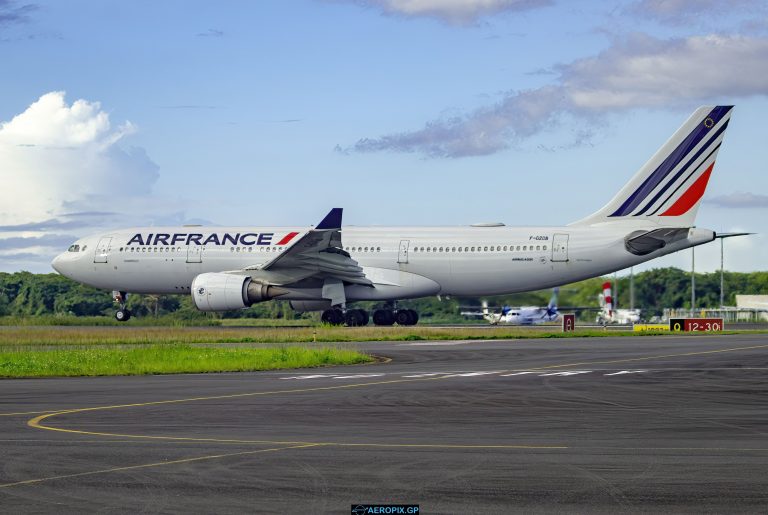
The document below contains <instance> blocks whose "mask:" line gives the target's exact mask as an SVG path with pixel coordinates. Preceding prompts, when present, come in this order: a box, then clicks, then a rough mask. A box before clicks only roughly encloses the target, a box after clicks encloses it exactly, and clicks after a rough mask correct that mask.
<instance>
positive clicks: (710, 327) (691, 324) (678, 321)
mask: <svg viewBox="0 0 768 515" xmlns="http://www.w3.org/2000/svg"><path fill="white" fill-rule="evenodd" d="M669 330H670V331H686V332H689V331H703V332H712V331H722V330H723V319H722V318H670V319H669Z"/></svg>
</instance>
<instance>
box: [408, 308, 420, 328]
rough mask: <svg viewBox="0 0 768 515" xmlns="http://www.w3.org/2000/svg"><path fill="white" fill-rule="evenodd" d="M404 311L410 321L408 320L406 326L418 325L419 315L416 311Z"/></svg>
mask: <svg viewBox="0 0 768 515" xmlns="http://www.w3.org/2000/svg"><path fill="white" fill-rule="evenodd" d="M406 311H408V313H409V314H410V316H411V320H410V323H409V324H408V325H416V324H418V323H419V314H418V313H417V312H416V311H414V310H412V309H406Z"/></svg>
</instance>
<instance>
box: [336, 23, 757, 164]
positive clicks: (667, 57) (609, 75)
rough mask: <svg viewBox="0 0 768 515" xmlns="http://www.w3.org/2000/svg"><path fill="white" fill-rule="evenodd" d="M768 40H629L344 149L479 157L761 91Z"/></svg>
mask: <svg viewBox="0 0 768 515" xmlns="http://www.w3.org/2000/svg"><path fill="white" fill-rule="evenodd" d="M766 62H768V38H766V37H746V36H722V35H709V36H694V37H689V38H682V39H672V40H659V39H656V38H652V37H650V36H645V35H633V36H631V37H629V38H627V39H625V40H620V41H616V42H614V43H613V44H612V45H611V46H610V47H609V48H608V49H606V50H605V51H603V52H601V53H600V54H598V55H596V56H593V57H588V58H584V59H579V60H576V61H573V62H571V63H568V64H563V65H558V66H556V67H555V68H554V70H555V71H556V72H557V73H558V77H557V79H556V81H555V83H554V84H552V85H549V86H545V87H542V88H539V89H533V90H527V91H521V92H516V91H512V92H509V93H507V94H506V95H505V96H504V98H503V99H502V100H500V101H499V102H497V103H496V104H494V105H492V106H487V107H483V108H480V109H477V110H475V111H473V112H470V113H467V114H466V115H463V116H456V117H452V118H448V119H446V118H442V119H437V120H433V121H430V122H428V123H427V124H426V125H425V126H424V128H422V129H420V130H416V131H409V132H402V133H396V134H389V135H385V136H382V137H379V138H363V139H360V140H359V141H358V142H357V143H356V144H354V145H353V146H352V147H350V148H347V149H344V150H343V151H345V152H349V151H356V152H375V151H383V150H386V151H395V152H416V153H421V154H424V155H427V156H430V157H464V156H473V155H486V154H492V153H495V152H498V151H500V150H503V149H505V148H507V147H509V145H510V144H511V143H512V142H514V141H517V140H520V139H524V138H528V137H530V136H532V135H534V134H537V133H539V132H541V131H542V130H543V129H546V128H548V127H551V126H552V125H554V124H556V123H557V122H558V121H559V120H560V118H561V117H562V116H563V115H566V114H567V115H569V116H572V117H575V118H576V119H577V120H582V121H586V122H587V123H590V122H594V121H596V120H598V119H599V118H600V117H601V116H602V115H605V114H608V113H612V112H619V111H626V110H630V109H635V108H659V107H667V106H675V107H680V106H688V107H694V106H696V105H698V104H700V103H707V102H713V101H718V100H719V99H721V98H728V99H729V101H736V100H738V99H739V98H745V97H750V96H758V95H759V96H764V95H767V94H768V75H767V74H764V73H756V72H755V70H761V69H763V68H764V63H766Z"/></svg>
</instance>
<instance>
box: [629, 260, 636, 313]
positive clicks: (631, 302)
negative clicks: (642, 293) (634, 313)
mask: <svg viewBox="0 0 768 515" xmlns="http://www.w3.org/2000/svg"><path fill="white" fill-rule="evenodd" d="M629 309H631V310H634V309H635V267H633V266H631V267H629Z"/></svg>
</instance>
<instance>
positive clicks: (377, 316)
mask: <svg viewBox="0 0 768 515" xmlns="http://www.w3.org/2000/svg"><path fill="white" fill-rule="evenodd" d="M373 323H374V324H375V325H392V324H394V323H395V314H394V313H393V312H392V310H391V309H377V310H376V311H374V312H373Z"/></svg>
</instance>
